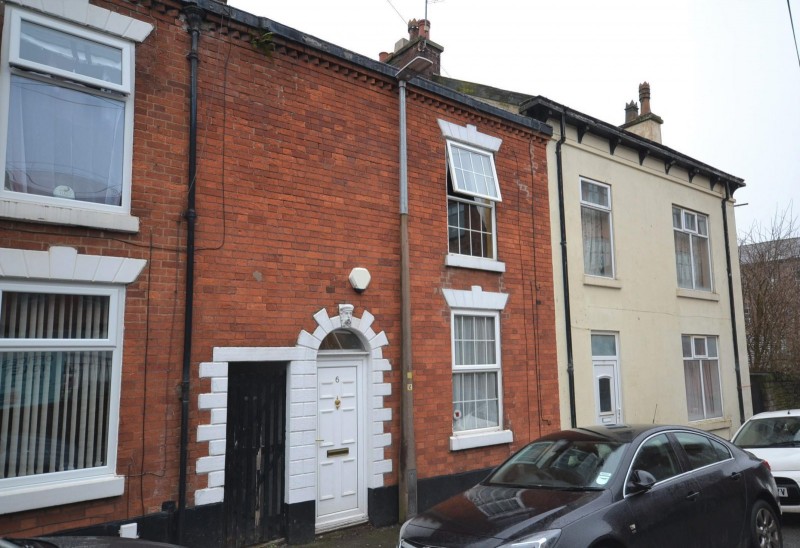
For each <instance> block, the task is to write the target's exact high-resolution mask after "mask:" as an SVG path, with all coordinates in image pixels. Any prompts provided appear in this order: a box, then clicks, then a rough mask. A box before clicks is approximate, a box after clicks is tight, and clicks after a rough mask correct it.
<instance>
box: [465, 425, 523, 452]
mask: <svg viewBox="0 0 800 548" xmlns="http://www.w3.org/2000/svg"><path fill="white" fill-rule="evenodd" d="M512 441H514V434H513V432H511V430H496V431H494V432H481V433H479V434H459V435H457V436H450V451H461V450H464V449H472V448H475V447H487V446H489V445H500V444H502V443H511V442H512Z"/></svg>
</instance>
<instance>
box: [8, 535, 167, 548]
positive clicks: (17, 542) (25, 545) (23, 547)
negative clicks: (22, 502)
mask: <svg viewBox="0 0 800 548" xmlns="http://www.w3.org/2000/svg"><path fill="white" fill-rule="evenodd" d="M0 548H182V547H181V546H178V545H177V544H164V543H162V542H154V541H152V540H143V539H134V538H123V537H80V536H75V537H73V536H56V537H36V538H4V539H0Z"/></svg>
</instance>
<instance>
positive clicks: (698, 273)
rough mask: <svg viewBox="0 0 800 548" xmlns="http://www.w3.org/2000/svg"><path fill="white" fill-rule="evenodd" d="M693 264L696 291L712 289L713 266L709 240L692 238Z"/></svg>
mask: <svg viewBox="0 0 800 548" xmlns="http://www.w3.org/2000/svg"><path fill="white" fill-rule="evenodd" d="M692 262H693V263H694V287H695V289H706V290H710V289H711V265H710V264H709V263H710V259H709V255H708V238H702V237H700V236H692Z"/></svg>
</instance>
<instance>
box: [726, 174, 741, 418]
mask: <svg viewBox="0 0 800 548" xmlns="http://www.w3.org/2000/svg"><path fill="white" fill-rule="evenodd" d="M730 198H731V187H730V184H729V183H728V182H725V196H723V198H722V227H723V230H724V231H725V263H726V267H727V272H728V302H729V303H730V307H731V334H732V335H733V367H734V370H735V371H736V394H737V395H738V396H739V424H742V423H743V422H744V396H743V395H742V371H741V366H740V357H739V335H738V332H737V329H736V306H735V302H734V300H733V298H734V292H733V270H732V266H731V245H730V236H729V235H728V205H727V204H728V200H730Z"/></svg>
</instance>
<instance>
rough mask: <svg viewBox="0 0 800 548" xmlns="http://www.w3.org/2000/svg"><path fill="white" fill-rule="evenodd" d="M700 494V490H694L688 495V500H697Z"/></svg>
mask: <svg viewBox="0 0 800 548" xmlns="http://www.w3.org/2000/svg"><path fill="white" fill-rule="evenodd" d="M699 496H700V491H692V492H691V493H689V494H688V495H686V500H688V501H690V502H694V501H696V500H697V497H699Z"/></svg>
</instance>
